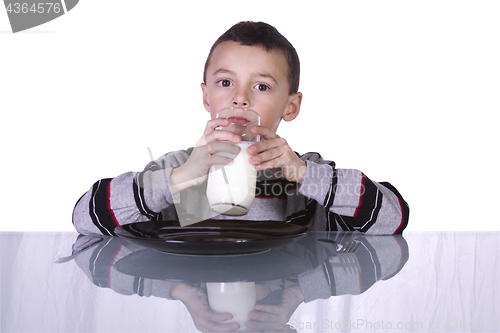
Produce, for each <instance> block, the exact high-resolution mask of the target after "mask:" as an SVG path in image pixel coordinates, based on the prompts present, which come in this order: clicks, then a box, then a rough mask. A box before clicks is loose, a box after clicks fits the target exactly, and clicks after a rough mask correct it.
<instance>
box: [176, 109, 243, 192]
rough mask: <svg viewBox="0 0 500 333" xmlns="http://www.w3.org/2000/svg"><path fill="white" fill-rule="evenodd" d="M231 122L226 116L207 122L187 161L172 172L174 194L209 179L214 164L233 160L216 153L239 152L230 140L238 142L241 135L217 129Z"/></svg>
mask: <svg viewBox="0 0 500 333" xmlns="http://www.w3.org/2000/svg"><path fill="white" fill-rule="evenodd" d="M229 123H230V122H229V120H227V119H224V118H217V119H213V120H209V121H208V122H207V126H206V128H205V132H204V133H203V137H202V138H201V139H200V140H199V141H198V142H197V143H196V145H195V147H194V150H193V152H192V153H191V155H190V156H189V158H188V160H187V161H186V163H184V164H183V165H181V166H180V167H178V168H176V169H174V170H172V173H171V174H170V191H171V193H172V194H175V193H178V192H180V191H182V190H184V189H186V188H189V187H191V186H195V185H200V184H201V183H203V182H204V181H205V180H206V179H207V175H208V171H209V169H210V167H211V166H212V165H214V164H218V165H227V164H229V163H231V162H232V161H233V159H232V158H230V157H227V156H220V155H215V153H221V152H226V153H229V154H231V155H237V154H239V152H240V148H239V147H238V146H235V145H233V144H231V143H229V142H233V143H238V142H240V141H241V137H239V136H238V135H236V134H234V133H233V132H229V131H216V130H215V128H216V127H219V126H222V127H225V126H227V125H229ZM220 141H229V142H220Z"/></svg>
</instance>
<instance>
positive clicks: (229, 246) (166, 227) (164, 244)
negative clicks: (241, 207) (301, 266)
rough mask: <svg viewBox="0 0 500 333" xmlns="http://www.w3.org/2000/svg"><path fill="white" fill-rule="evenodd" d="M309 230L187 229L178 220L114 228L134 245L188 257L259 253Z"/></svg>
mask: <svg viewBox="0 0 500 333" xmlns="http://www.w3.org/2000/svg"><path fill="white" fill-rule="evenodd" d="M306 230H307V228H306V227H303V226H299V225H295V224H290V223H284V222H275V221H241V220H205V221H202V222H198V223H196V224H192V225H189V226H186V227H181V226H180V224H179V222H178V221H152V222H137V223H131V224H127V225H123V226H119V227H116V228H115V233H116V234H117V235H118V236H119V237H122V238H124V239H127V240H129V241H131V242H133V243H136V244H139V245H142V246H145V247H149V248H153V249H155V250H159V251H162V252H168V253H175V254H188V255H236V254H250V253H258V252H263V251H266V250H269V249H271V248H275V247H278V246H283V245H286V244H289V243H291V242H294V241H296V240H297V239H299V238H301V237H302V236H304V235H305V234H306Z"/></svg>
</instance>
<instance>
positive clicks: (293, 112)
mask: <svg viewBox="0 0 500 333" xmlns="http://www.w3.org/2000/svg"><path fill="white" fill-rule="evenodd" d="M301 103H302V93H301V92H297V93H295V94H293V95H291V96H290V97H289V100H288V105H287V107H286V110H285V112H283V116H282V118H283V120H284V121H292V120H294V119H295V118H297V116H298V115H299V112H300V105H301Z"/></svg>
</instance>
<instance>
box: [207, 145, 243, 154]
mask: <svg viewBox="0 0 500 333" xmlns="http://www.w3.org/2000/svg"><path fill="white" fill-rule="evenodd" d="M207 149H208V152H209V153H210V154H212V155H214V154H217V153H219V155H227V154H229V155H231V157H232V158H235V157H236V155H238V154H239V153H240V152H241V148H240V147H239V146H237V145H235V144H232V143H229V142H223V141H215V142H211V143H209V144H207ZM223 153H226V154H223Z"/></svg>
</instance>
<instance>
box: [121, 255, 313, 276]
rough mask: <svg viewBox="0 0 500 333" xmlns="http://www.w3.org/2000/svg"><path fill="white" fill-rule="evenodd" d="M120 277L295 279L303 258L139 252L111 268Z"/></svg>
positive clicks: (291, 256)
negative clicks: (121, 275) (293, 277)
mask: <svg viewBox="0 0 500 333" xmlns="http://www.w3.org/2000/svg"><path fill="white" fill-rule="evenodd" d="M114 267H115V268H116V270H117V271H118V272H120V273H123V274H127V275H131V276H135V277H143V278H149V279H155V280H169V281H187V282H191V283H195V282H234V281H267V280H275V279H285V278H288V277H292V276H297V275H299V274H300V273H302V272H304V271H305V270H306V269H307V265H306V263H305V261H304V259H303V258H301V257H299V256H297V255H295V254H293V253H290V252H287V251H284V250H282V249H272V250H269V251H267V252H265V253H259V254H254V255H245V256H237V257H236V256H223V257H222V256H217V257H215V256H208V257H207V256H179V255H171V254H166V253H160V252H158V251H155V250H152V249H142V250H139V251H136V252H134V253H131V254H129V255H128V256H126V257H124V258H122V259H120V260H119V261H118V262H116V263H115V264H114Z"/></svg>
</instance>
